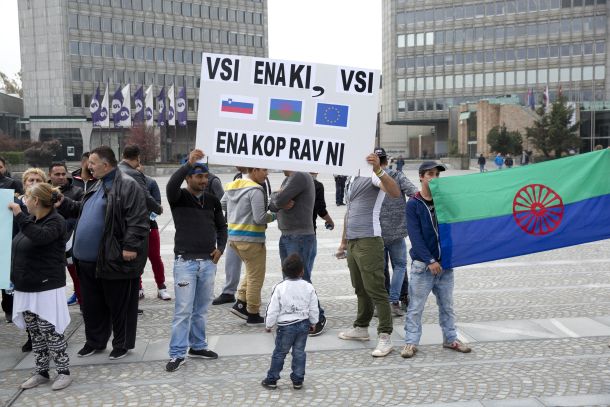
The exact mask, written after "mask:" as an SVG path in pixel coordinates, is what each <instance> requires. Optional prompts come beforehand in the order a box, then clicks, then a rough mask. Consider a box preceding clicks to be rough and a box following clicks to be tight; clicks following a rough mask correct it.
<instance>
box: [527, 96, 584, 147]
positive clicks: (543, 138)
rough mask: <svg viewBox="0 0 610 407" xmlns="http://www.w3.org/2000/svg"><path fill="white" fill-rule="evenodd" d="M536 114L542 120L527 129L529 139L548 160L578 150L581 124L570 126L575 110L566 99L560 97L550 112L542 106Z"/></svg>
mask: <svg viewBox="0 0 610 407" xmlns="http://www.w3.org/2000/svg"><path fill="white" fill-rule="evenodd" d="M536 113H537V114H538V116H540V119H538V120H536V121H535V122H534V125H533V126H532V127H528V128H527V129H526V132H527V138H528V139H529V140H530V141H531V142H532V144H533V145H534V147H536V149H538V150H539V151H540V152H542V154H544V156H545V157H546V158H552V156H553V155H554V156H555V158H561V156H562V154H563V153H567V152H568V151H569V150H571V149H574V150H576V149H578V146H579V145H580V138H579V137H578V129H579V127H580V123H579V122H576V123H574V124H573V125H570V118H571V117H572V115H573V114H574V108H573V107H571V106H568V105H567V104H566V98H565V97H559V98H558V99H557V100H556V101H555V102H553V104H552V105H551V109H550V111H548V112H546V111H545V109H544V107H542V106H541V107H539V108H538V109H537V110H536Z"/></svg>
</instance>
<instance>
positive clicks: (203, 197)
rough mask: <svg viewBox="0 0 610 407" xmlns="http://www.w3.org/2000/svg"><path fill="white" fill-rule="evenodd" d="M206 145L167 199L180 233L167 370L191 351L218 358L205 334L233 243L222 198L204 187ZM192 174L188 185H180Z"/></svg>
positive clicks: (178, 175) (176, 178)
mask: <svg viewBox="0 0 610 407" xmlns="http://www.w3.org/2000/svg"><path fill="white" fill-rule="evenodd" d="M203 156H204V154H203V152H202V151H201V150H198V149H195V150H193V151H191V153H190V155H189V159H188V161H187V162H186V163H185V164H184V165H183V166H182V167H180V168H179V169H178V170H177V171H176V172H175V173H174V174H173V175H172V176H171V177H170V179H169V181H168V182H167V200H168V202H169V205H170V208H171V210H172V216H173V218H174V224H175V226H176V234H175V236H174V254H175V255H176V260H175V262H174V294H175V297H176V302H175V309H174V319H173V321H172V336H171V339H170V343H169V357H170V358H171V359H170V360H169V362H167V365H166V366H165V370H167V371H168V372H173V371H176V370H178V369H179V368H180V366H182V365H183V364H184V358H185V357H186V355H187V348H188V347H189V346H190V349H188V356H189V357H192V358H203V359H216V358H217V357H218V355H217V354H216V353H215V352H213V351H211V350H209V349H208V344H207V341H206V335H205V325H206V320H207V312H208V308H209V306H210V303H211V302H212V298H213V296H214V277H215V276H216V264H217V263H218V260H220V256H222V253H223V252H224V249H225V246H226V244H227V223H226V221H225V218H224V215H223V213H222V207H221V205H220V201H219V200H218V198H216V197H215V196H214V195H212V194H209V193H207V192H204V189H205V186H206V184H207V181H208V174H209V171H208V167H207V166H206V165H205V164H201V163H199V162H198V161H199V160H201V159H202V158H203ZM184 180H186V185H187V187H186V188H180V186H181V185H182V182H183V181H184Z"/></svg>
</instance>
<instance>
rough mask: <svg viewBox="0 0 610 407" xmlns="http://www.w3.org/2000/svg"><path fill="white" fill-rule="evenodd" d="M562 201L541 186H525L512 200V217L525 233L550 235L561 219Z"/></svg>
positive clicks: (555, 194) (545, 187)
mask: <svg viewBox="0 0 610 407" xmlns="http://www.w3.org/2000/svg"><path fill="white" fill-rule="evenodd" d="M563 211H564V206H563V200H562V199H561V196H559V194H558V193H557V192H555V191H553V190H552V189H551V188H549V187H547V186H546V185H542V184H530V185H526V186H524V187H523V188H521V189H520V190H519V191H517V194H516V195H515V198H514V199H513V217H514V218H515V221H516V222H517V225H519V227H520V228H521V229H523V231H524V232H525V233H528V234H530V235H537V236H543V235H546V234H549V233H551V232H552V231H554V230H555V229H557V227H558V226H559V224H560V223H561V220H562V219H563Z"/></svg>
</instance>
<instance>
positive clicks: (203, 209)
mask: <svg viewBox="0 0 610 407" xmlns="http://www.w3.org/2000/svg"><path fill="white" fill-rule="evenodd" d="M190 169H191V166H190V165H189V164H185V165H183V166H182V167H180V168H178V170H177V171H176V172H175V173H173V174H172V176H171V177H170V179H169V181H167V200H168V202H169V206H170V208H171V210H172V216H173V218H174V224H175V225H176V234H175V235H174V253H175V254H176V256H178V255H181V256H182V257H183V258H184V259H185V260H193V259H206V260H207V259H210V258H211V257H210V253H212V252H213V251H214V249H216V248H218V250H220V251H221V252H224V250H225V246H226V244H227V222H226V221H225V218H224V216H223V213H222V206H221V205H220V201H219V200H218V198H216V197H215V196H214V195H212V194H209V193H207V192H204V193H203V203H200V202H199V200H198V199H197V198H196V197H195V196H193V194H191V193H190V192H189V191H188V190H186V189H185V188H180V185H182V182H183V181H184V178H185V177H186V175H187V174H188V172H189V170H190Z"/></svg>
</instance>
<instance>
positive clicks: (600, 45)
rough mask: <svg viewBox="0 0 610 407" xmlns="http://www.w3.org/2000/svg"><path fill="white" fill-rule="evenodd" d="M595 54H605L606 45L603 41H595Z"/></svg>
mask: <svg viewBox="0 0 610 407" xmlns="http://www.w3.org/2000/svg"><path fill="white" fill-rule="evenodd" d="M595 53H596V54H605V53H606V43H605V42H604V41H597V42H596V43H595Z"/></svg>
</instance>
